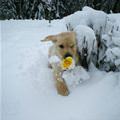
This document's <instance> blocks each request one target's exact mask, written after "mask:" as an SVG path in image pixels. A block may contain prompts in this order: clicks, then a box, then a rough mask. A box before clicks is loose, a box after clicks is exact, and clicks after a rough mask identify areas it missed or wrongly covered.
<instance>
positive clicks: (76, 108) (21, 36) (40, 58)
mask: <svg viewBox="0 0 120 120" xmlns="http://www.w3.org/2000/svg"><path fill="white" fill-rule="evenodd" d="M63 31H66V26H65V24H64V20H54V21H52V23H51V26H49V24H48V21H46V20H41V21H39V20H38V21H37V20H35V21H32V20H24V21H22V20H21V21H15V20H10V21H1V33H2V120H119V119H120V72H105V71H100V70H98V69H96V68H95V67H94V66H93V65H91V66H90V71H89V72H85V73H86V76H87V75H88V76H89V79H88V80H86V81H84V82H82V83H81V84H80V85H78V86H77V87H75V88H74V89H72V90H71V93H70V95H69V96H67V97H63V96H60V95H58V94H57V92H56V89H55V87H54V80H53V75H52V70H51V69H49V68H48V49H49V47H50V46H51V45H52V43H51V42H46V43H44V42H40V40H42V39H43V38H44V37H46V36H47V35H50V34H57V33H59V32H63ZM80 75H81V74H80Z"/></svg>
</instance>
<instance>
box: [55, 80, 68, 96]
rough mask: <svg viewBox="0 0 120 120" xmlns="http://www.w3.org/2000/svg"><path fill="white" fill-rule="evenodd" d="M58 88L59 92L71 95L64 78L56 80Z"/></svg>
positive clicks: (63, 94)
mask: <svg viewBox="0 0 120 120" xmlns="http://www.w3.org/2000/svg"><path fill="white" fill-rule="evenodd" d="M56 88H57V92H58V94H60V95H62V96H68V95H69V90H68V87H67V85H66V83H65V81H64V80H62V79H61V80H60V79H59V80H56Z"/></svg>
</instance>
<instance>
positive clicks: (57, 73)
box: [42, 32, 79, 96]
mask: <svg viewBox="0 0 120 120" xmlns="http://www.w3.org/2000/svg"><path fill="white" fill-rule="evenodd" d="M42 41H52V42H53V46H52V47H51V48H50V49H49V57H52V56H57V57H59V59H60V60H62V59H64V58H66V57H72V58H73V59H74V61H75V64H78V62H79V55H78V51H77V41H76V34H75V32H62V33H60V34H57V35H50V36H47V37H46V38H45V39H44V40H42ZM49 66H51V67H52V69H53V71H54V77H55V83H56V88H57V91H58V93H59V94H61V95H63V96H67V95H68V94H69V90H68V88H67V85H66V83H65V81H64V80H63V79H62V77H61V72H62V70H61V68H60V67H59V66H58V65H56V64H54V63H53V64H50V65H49Z"/></svg>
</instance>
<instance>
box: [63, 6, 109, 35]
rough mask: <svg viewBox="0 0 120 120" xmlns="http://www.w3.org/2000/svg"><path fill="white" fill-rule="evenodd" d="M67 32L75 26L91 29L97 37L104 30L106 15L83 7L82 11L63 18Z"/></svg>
mask: <svg viewBox="0 0 120 120" xmlns="http://www.w3.org/2000/svg"><path fill="white" fill-rule="evenodd" d="M64 19H65V23H66V25H67V26H68V30H73V29H75V27H76V26H77V25H79V24H80V25H85V26H89V27H91V28H92V29H93V30H94V31H95V33H96V34H97V35H99V34H101V29H102V32H104V30H105V25H106V20H107V14H106V13H104V12H103V11H98V10H94V9H92V8H90V7H84V8H83V10H82V11H77V12H75V13H74V14H71V15H69V16H67V17H65V18H64Z"/></svg>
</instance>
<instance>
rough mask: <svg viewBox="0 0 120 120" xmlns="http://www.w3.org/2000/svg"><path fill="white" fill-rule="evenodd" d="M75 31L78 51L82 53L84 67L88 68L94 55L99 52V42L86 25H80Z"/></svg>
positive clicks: (81, 58) (81, 59)
mask: <svg viewBox="0 0 120 120" xmlns="http://www.w3.org/2000/svg"><path fill="white" fill-rule="evenodd" d="M74 31H75V32H76V39H77V45H78V51H79V53H80V61H81V64H82V66H84V67H86V68H88V65H89V63H90V62H91V60H92V59H91V58H92V55H93V53H94V54H96V52H97V42H96V37H95V33H94V31H93V30H92V29H91V28H89V27H87V26H84V25H78V26H77V27H76V28H75V29H74Z"/></svg>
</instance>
